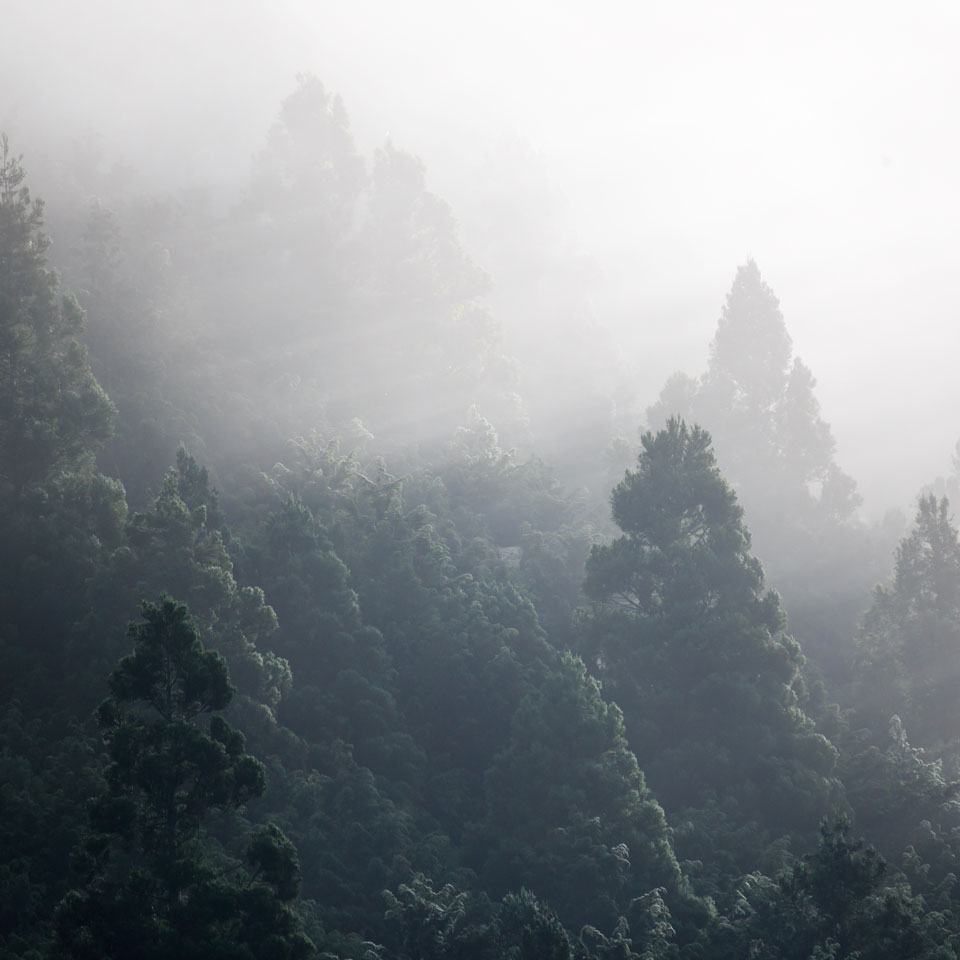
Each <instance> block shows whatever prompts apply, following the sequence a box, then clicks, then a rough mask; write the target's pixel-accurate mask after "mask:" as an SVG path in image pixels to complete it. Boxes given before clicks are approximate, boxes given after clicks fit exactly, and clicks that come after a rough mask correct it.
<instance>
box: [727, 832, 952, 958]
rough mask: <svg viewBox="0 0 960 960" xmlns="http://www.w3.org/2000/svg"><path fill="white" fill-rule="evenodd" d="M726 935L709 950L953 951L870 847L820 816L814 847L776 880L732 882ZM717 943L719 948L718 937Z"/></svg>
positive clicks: (808, 953)
mask: <svg viewBox="0 0 960 960" xmlns="http://www.w3.org/2000/svg"><path fill="white" fill-rule="evenodd" d="M740 891H741V898H742V899H741V902H740V906H739V908H738V912H739V923H737V924H736V927H737V928H738V929H737V930H736V934H735V935H734V936H730V935H729V934H730V931H729V930H728V931H727V934H726V935H725V936H721V937H718V938H717V942H716V944H715V945H713V949H711V952H710V954H709V955H710V956H713V957H718V958H726V957H730V958H731V960H733V958H734V957H743V956H751V957H762V958H764V960H766V958H770V960H814V958H817V960H828V958H829V960H888V958H891V957H897V958H903V960H908V958H917V960H919V958H926V960H934V958H938V960H948V958H954V957H955V956H956V953H955V948H954V943H953V939H954V938H953V936H952V935H951V932H950V927H949V926H948V924H947V923H946V922H945V917H944V916H943V914H941V913H939V912H937V911H934V910H929V909H927V907H926V905H925V904H924V902H923V900H922V899H921V898H919V897H915V896H913V895H912V893H911V891H910V887H909V885H908V884H906V883H905V882H904V881H903V880H898V879H896V878H895V877H892V876H890V871H889V870H888V867H887V864H886V862H885V861H884V859H883V857H881V856H880V854H879V853H877V851H876V849H874V848H873V847H871V846H869V845H868V844H867V843H865V842H864V840H863V839H862V838H860V839H854V838H853V837H851V836H850V827H849V824H848V823H847V822H846V821H845V820H843V819H840V820H835V821H832V822H828V821H824V823H823V825H822V826H821V837H820V844H819V847H818V848H817V849H816V850H815V851H814V852H812V853H810V854H808V855H806V856H805V857H803V859H802V860H800V861H798V862H797V863H795V864H794V866H793V867H792V869H791V870H790V871H788V872H784V873H783V874H782V875H781V876H780V877H779V879H778V880H777V881H770V880H768V879H767V878H765V877H761V876H752V877H748V878H745V879H744V882H743V883H742V884H741V887H740ZM724 941H726V943H725V944H724V946H725V948H726V949H724V948H723V947H721V943H723V942H724Z"/></svg>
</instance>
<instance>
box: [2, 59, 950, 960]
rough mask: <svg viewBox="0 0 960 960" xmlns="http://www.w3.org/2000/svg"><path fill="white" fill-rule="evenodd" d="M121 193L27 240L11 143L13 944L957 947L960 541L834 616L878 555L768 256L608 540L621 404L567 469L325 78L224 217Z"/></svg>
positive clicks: (632, 478) (5, 305)
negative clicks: (840, 570) (559, 468)
mask: <svg viewBox="0 0 960 960" xmlns="http://www.w3.org/2000/svg"><path fill="white" fill-rule="evenodd" d="M87 173H88V174H89V176H90V177H91V178H92V177H93V175H94V172H92V171H87ZM76 176H77V177H79V178H81V179H82V177H83V176H84V171H82V170H80V171H76ZM91 185H92V184H91ZM99 186H100V187H103V188H104V189H103V190H102V191H101V192H100V194H99V197H100V198H99V199H98V200H97V201H95V202H94V203H93V204H92V205H90V204H89V202H88V200H87V199H86V198H87V196H88V194H86V193H84V192H83V191H80V190H78V191H76V192H75V194H73V195H71V194H70V192H69V190H66V189H65V187H64V185H63V184H60V185H59V190H58V191H57V190H55V191H54V192H55V193H56V194H57V196H58V198H59V201H60V202H61V203H62V204H63V210H62V211H61V212H60V214H59V215H58V217H57V220H58V222H60V223H62V224H63V226H64V236H63V237H62V238H56V237H55V238H54V246H52V247H51V246H50V243H49V241H48V239H47V237H46V236H45V234H44V216H43V214H44V211H43V207H42V205H41V204H40V203H39V202H38V201H36V200H34V199H33V198H32V197H31V194H30V191H29V189H28V187H27V181H26V174H25V172H24V169H23V164H22V163H21V161H20V160H19V158H18V156H17V155H16V154H15V153H13V152H12V151H11V150H10V149H9V147H8V146H7V144H6V141H4V153H3V160H2V166H0V543H2V550H3V582H2V586H0V663H2V671H0V697H2V703H0V956H2V957H4V958H34V957H46V956H51V957H78V958H79V957H83V958H91V960H92V958H103V957H117V958H120V957H158V958H159V957H169V956H171V955H178V956H183V957H194V956H195V957H224V958H226V957H231V958H232V957H236V958H248V957H258V958H261V957H271V958H274V957H275V958H300V957H303V958H306V957H310V956H315V955H320V956H326V957H343V958H348V957H349V958H365V960H369V958H383V960H393V958H396V960H401V958H409V960H414V958H418V960H419V958H429V957H435V958H449V960H453V958H468V957H469V958H484V957H490V958H493V957H504V956H507V957H517V958H521V957H522V958H531V960H532V958H540V957H551V958H573V957H577V958H586V957H592V958H611V957H620V958H629V957H638V958H645V960H646V958H667V957H691V958H693V957H717V958H726V957H730V958H734V957H738V958H740V957H747V956H752V957H758V958H761V957H762V958H781V957H782V958H797V960H810V958H814V957H817V958H828V957H830V958H840V957H851V958H852V957H860V958H881V957H883V958H889V957H903V958H908V957H928V958H932V957H939V958H949V957H954V956H956V947H957V943H958V942H960V941H958V936H960V889H957V884H956V877H955V873H954V870H955V864H956V862H957V858H958V856H960V841H958V839H957V837H958V836H960V833H958V831H960V806H958V799H957V797H958V793H960V783H958V782H956V781H955V779H954V772H955V771H956V768H957V755H958V748H957V744H958V743H960V718H958V715H957V712H956V710H955V709H954V708H953V707H952V706H951V704H952V689H953V687H952V686H951V684H952V683H953V681H954V680H955V679H956V677H957V675H958V672H960V627H958V624H960V616H958V603H960V565H958V556H960V553H958V548H957V532H956V529H955V527H953V525H952V521H951V518H950V512H949V506H948V504H947V503H946V501H945V500H942V501H937V500H936V499H935V498H928V499H924V500H921V502H920V506H919V514H918V517H917V525H916V528H915V530H914V531H913V532H912V533H910V534H909V535H908V536H907V537H905V538H904V540H903V541H902V543H901V545H900V547H899V548H898V550H897V552H896V556H895V563H896V573H895V579H894V580H893V581H892V583H891V584H890V585H889V586H887V587H882V588H878V589H877V591H876V593H875V594H874V597H873V605H872V606H871V607H870V608H869V610H867V612H866V615H865V617H864V618H863V621H862V625H861V626H860V627H859V630H857V629H856V627H855V625H854V624H852V623H851V622H850V621H851V620H852V619H855V617H854V615H853V613H852V612H851V611H857V610H859V609H860V608H861V607H862V608H863V609H864V610H866V609H867V607H868V605H869V604H870V596H869V594H868V593H867V592H866V591H865V589H864V583H866V582H868V581H870V580H872V579H876V577H875V574H874V571H876V570H880V569H883V568H884V564H885V563H886V562H887V561H888V559H889V558H888V557H886V556H878V546H877V544H878V539H877V537H876V536H874V535H872V534H870V533H869V532H867V531H865V530H864V529H863V528H862V527H861V526H859V524H858V522H857V520H856V518H855V516H854V513H853V510H854V505H855V488H854V485H853V483H852V481H851V480H850V479H849V478H847V477H846V476H845V475H844V474H843V473H842V471H840V469H839V467H837V466H836V464H835V463H834V461H833V447H832V440H831V437H830V432H829V427H828V426H827V425H826V423H825V422H824V421H823V420H822V419H821V418H820V415H819V410H818V408H817V405H816V401H815V399H814V397H813V380H812V377H811V376H810V374H809V372H808V371H807V370H806V368H805V367H804V366H803V365H802V364H801V363H800V362H799V361H795V362H793V363H792V365H791V364H790V363H789V360H790V341H789V335H788V334H787V333H786V329H785V326H784V325H783V320H782V316H780V314H779V310H778V306H777V301H776V298H775V297H773V294H772V291H770V290H769V288H768V287H766V285H765V284H764V283H763V282H762V280H761V279H760V275H759V271H758V269H757V268H756V265H755V264H753V263H752V262H751V263H749V264H747V265H746V266H745V267H742V268H741V269H740V271H739V272H738V274H737V277H736V280H735V282H734V288H733V291H732V292H731V294H730V297H729V298H728V302H727V306H726V308H725V311H724V314H723V318H722V320H721V324H720V327H719V329H718V334H717V340H716V342H715V345H714V349H713V350H712V353H711V366H710V370H709V371H708V373H707V374H706V375H705V376H704V377H703V378H701V380H700V381H687V380H675V381H672V383H671V385H670V386H669V387H668V389H667V390H666V391H665V392H664V395H663V397H662V398H661V401H660V403H659V404H658V406H657V407H656V408H655V409H654V410H652V411H651V413H650V420H651V426H652V427H653V428H654V429H652V430H650V431H647V432H644V433H643V434H642V436H641V438H640V447H639V454H638V456H637V458H636V459H635V460H634V461H632V462H630V463H629V466H628V469H627V470H626V472H625V473H624V474H622V475H621V477H620V478H618V480H619V482H617V483H616V485H615V486H614V488H613V491H612V494H609V505H611V506H612V524H611V517H610V516H609V515H608V514H609V506H608V503H607V497H608V493H609V487H610V486H611V485H612V484H610V483H609V482H608V480H609V476H610V473H611V464H614V463H615V462H616V460H617V458H618V457H620V456H621V454H622V451H623V450H624V444H623V443H620V444H619V445H618V444H617V443H616V442H615V432H616V430H615V423H614V417H613V416H612V414H611V417H610V422H609V435H608V436H606V437H603V438H600V440H602V445H601V443H600V440H597V438H593V440H592V441H591V442H594V441H596V446H597V448H598V449H602V447H603V446H606V445H607V444H608V443H611V442H613V445H612V447H611V450H612V451H614V452H613V453H612V454H611V457H610V459H608V460H607V461H606V462H603V461H601V460H600V458H599V457H598V460H597V463H596V464H590V465H588V466H583V465H581V469H578V471H577V479H578V481H580V482H582V481H583V480H584V478H587V480H588V481H589V482H588V485H587V486H586V487H581V488H578V489H576V490H573V489H569V488H568V487H567V486H565V477H564V476H562V475H558V473H557V472H556V471H555V469H554V468H552V467H551V465H550V464H549V463H545V462H543V461H542V460H541V459H539V458H538V457H537V454H536V451H537V449H538V446H537V436H538V423H537V422H536V420H535V419H532V418H531V417H529V416H528V415H527V414H526V412H525V407H524V402H523V397H522V396H521V395H519V394H518V392H517V385H518V383H519V380H518V378H517V376H516V373H517V366H518V364H517V361H515V360H512V359H511V358H509V357H507V356H505V355H504V353H503V350H502V345H501V342H500V339H499V335H498V329H497V324H496V321H495V319H494V318H493V317H492V316H491V315H490V312H489V310H488V308H487V307H486V305H485V302H484V299H483V294H484V290H485V287H486V284H487V278H486V276H485V275H484V273H483V271H482V270H481V269H479V268H478V267H477V266H476V265H475V264H473V262H472V261H471V259H470V257H469V256H468V254H467V252H466V251H465V250H464V249H463V248H462V245H461V244H460V241H459V239H458V233H457V228H456V222H455V220H454V218H453V214H452V212H451V211H450V209H449V208H448V207H447V206H446V204H444V203H443V201H442V200H440V199H439V198H438V197H436V196H435V195H433V194H432V193H431V192H430V191H429V190H428V189H427V184H426V175H425V169H424V166H423V164H422V162H421V161H419V160H418V159H416V158H413V157H411V156H409V155H407V154H405V153H404V152H403V151H402V150H399V149H398V148H396V147H394V146H393V145H391V144H387V145H386V146H385V147H384V148H383V149H382V150H380V151H378V153H377V154H376V156H375V157H374V158H373V161H372V163H371V164H368V163H367V161H366V160H365V158H363V157H361V156H360V155H359V154H358V153H357V151H356V149H355V147H354V145H353V141H352V138H351V135H350V128H349V121H348V118H347V115H346V111H345V109H344V107H343V105H342V103H340V101H339V100H338V99H337V98H335V97H333V96H331V95H330V94H329V93H328V92H327V91H326V90H325V89H324V88H323V86H322V85H321V84H320V83H319V81H317V80H316V79H314V78H303V79H302V80H301V82H300V84H299V86H298V88H297V90H296V91H295V92H294V93H293V94H292V95H291V97H290V98H289V99H288V100H286V101H285V102H284V104H283V105H282V106H281V109H280V114H279V117H278V120H277V123H276V125H275V126H274V128H273V129H272V130H271V131H270V132H269V134H268V136H267V144H266V147H265V148H264V151H263V153H262V154H261V155H260V156H259V157H258V158H257V159H256V161H255V164H254V168H253V174H252V176H251V178H250V182H249V184H248V185H247V189H246V191H245V192H244V193H243V195H241V196H237V197H232V198H230V202H228V203H223V202H219V203H217V202H214V201H213V200H212V199H210V198H207V199H208V201H209V202H206V203H205V202H203V200H202V198H197V197H196V196H194V197H192V198H190V197H183V196H180V197H175V196H166V197H157V196H153V197H145V196H131V195H130V194H129V192H118V193H117V194H116V195H115V196H113V197H111V195H110V190H109V184H107V183H100V184H99ZM54 254H56V263H57V264H58V266H59V270H60V272H59V273H58V272H57V271H55V270H54V269H53V263H54ZM71 290H73V291H74V292H70V291H71ZM747 328H749V330H748V329H747ZM745 330H746V331H747V332H744V331H745ZM758 344H760V345H761V346H763V349H758V348H757V345H758ZM612 409H613V408H612V406H611V410H612ZM701 414H703V416H701ZM710 417H715V418H716V425H714V424H713V423H711V421H710ZM684 418H686V419H684ZM700 419H702V420H704V421H705V427H706V429H705V428H704V427H702V426H700V425H697V423H696V421H697V420H700ZM661 421H662V422H661ZM595 426H596V425H595V423H594V424H593V428H595ZM708 429H715V430H716V433H717V448H718V455H717V456H715V455H714V452H713V445H712V439H711V434H710V433H708V432H707V430H708ZM748 437H749V438H752V439H751V440H750V441H749V442H748V440H747V439H746V438H748ZM580 439H581V440H582V438H580ZM588 447H589V445H586V446H582V447H581V449H587V448H588ZM618 451H619V452H618ZM741 494H742V497H743V502H744V505H745V506H744V507H742V506H741V505H740V495H741ZM745 511H746V512H745ZM754 519H756V523H757V526H758V528H759V529H760V530H761V531H762V537H761V538H760V540H761V542H762V543H763V544H764V546H765V547H766V548H769V549H770V551H771V553H772V558H771V566H772V567H773V568H774V569H775V570H776V571H777V578H778V579H777V585H778V586H779V585H781V583H782V585H783V589H784V595H785V596H786V598H787V599H786V603H785V602H784V601H783V600H782V599H781V597H780V595H779V594H778V593H777V592H776V591H775V590H774V589H772V588H771V586H770V584H769V583H768V582H767V579H766V577H765V574H764V567H763V565H762V564H761V558H758V556H757V555H756V554H755V553H754V550H753V543H752V541H751V535H750V529H751V526H752V525H753V523H754ZM781 521H782V525H780V522H781ZM618 531H619V532H618ZM813 542H817V543H821V544H825V545H826V547H825V549H827V550H828V554H829V556H830V557H831V558H832V559H831V561H830V563H828V564H825V565H824V566H823V568H822V569H821V570H820V572H819V573H818V572H817V567H816V564H814V563H812V562H807V559H806V558H805V557H801V558H800V561H797V562H795V563H793V565H791V563H790V558H791V557H794V559H795V560H796V554H795V552H794V551H799V548H798V546H797V545H798V544H802V545H806V546H804V549H806V548H807V547H809V545H810V544H811V543H813ZM800 552H802V551H800ZM762 559H764V560H766V557H762ZM841 559H842V562H843V564H845V565H847V566H849V567H851V569H850V571H849V576H848V577H846V578H844V579H843V582H840V583H838V582H837V578H836V577H835V576H834V570H835V569H836V566H835V565H836V564H837V563H840V562H841ZM854 566H855V567H856V569H852V568H853V567H854ZM792 597H796V598H797V599H798V606H801V608H802V615H801V616H800V617H798V621H799V623H800V625H801V626H802V628H803V632H802V634H801V637H800V640H801V642H798V641H797V639H795V638H794V637H793V636H791V634H790V632H789V630H788V624H789V619H788V618H789V617H791V616H792V610H791V607H790V601H791V598H792ZM824 624H826V626H824ZM798 632H799V631H798ZM808 634H809V637H810V644H811V646H812V653H813V654H814V659H815V660H816V664H815V665H814V666H816V668H817V669H813V666H812V665H811V664H810V663H809V662H808V660H807V659H806V657H805V653H804V646H805V645H806V643H807V640H808ZM818 644H819V645H818ZM920 745H922V747H923V749H921V748H920ZM925 751H926V752H925ZM861 837H862V838H861Z"/></svg>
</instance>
